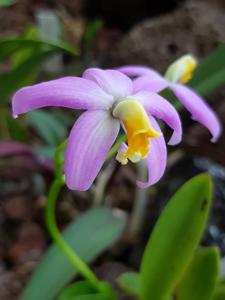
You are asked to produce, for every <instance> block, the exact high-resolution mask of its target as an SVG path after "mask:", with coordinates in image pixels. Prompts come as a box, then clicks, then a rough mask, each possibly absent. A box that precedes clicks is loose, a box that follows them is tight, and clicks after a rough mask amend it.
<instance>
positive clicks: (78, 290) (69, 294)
mask: <svg viewBox="0 0 225 300" xmlns="http://www.w3.org/2000/svg"><path fill="white" fill-rule="evenodd" d="M95 292H96V291H95V289H94V288H93V286H92V285H91V284H90V283H89V282H88V281H80V282H76V283H73V284H71V285H69V286H68V287H66V288H65V289H64V290H63V291H62V292H61V293H60V295H59V297H58V298H57V300H70V299H73V298H74V297H75V296H80V295H85V294H86V295H87V294H94V293H95Z"/></svg>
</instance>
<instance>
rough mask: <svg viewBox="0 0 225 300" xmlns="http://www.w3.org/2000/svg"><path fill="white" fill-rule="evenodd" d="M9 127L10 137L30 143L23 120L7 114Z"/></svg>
mask: <svg viewBox="0 0 225 300" xmlns="http://www.w3.org/2000/svg"><path fill="white" fill-rule="evenodd" d="M7 127H8V130H9V133H10V137H11V138H12V139H13V140H16V141H20V142H22V143H29V136H28V133H27V130H26V129H25V127H24V126H23V125H22V123H21V122H18V121H16V120H14V119H13V118H12V117H11V116H7Z"/></svg>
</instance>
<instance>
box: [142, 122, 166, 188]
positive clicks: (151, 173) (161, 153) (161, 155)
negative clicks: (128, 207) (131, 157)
mask: <svg viewBox="0 0 225 300" xmlns="http://www.w3.org/2000/svg"><path fill="white" fill-rule="evenodd" d="M151 123H152V125H153V127H154V129H155V130H157V131H159V132H161V130H160V127H159V125H158V124H157V122H156V121H155V120H154V119H153V118H151ZM146 161H147V167H148V181H147V182H143V181H137V185H138V186H139V187H140V188H147V187H149V186H151V185H153V184H155V183H156V182H158V181H159V180H160V178H161V177H162V176H163V174H164V172H165V169H166V163H167V149H166V143H165V140H164V137H163V135H162V136H160V137H158V138H153V139H150V151H149V154H148V156H147V159H146Z"/></svg>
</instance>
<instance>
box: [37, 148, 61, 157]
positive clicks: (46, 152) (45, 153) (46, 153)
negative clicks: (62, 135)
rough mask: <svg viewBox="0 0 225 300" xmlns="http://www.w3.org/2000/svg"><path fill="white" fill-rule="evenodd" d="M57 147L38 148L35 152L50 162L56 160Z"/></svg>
mask: <svg viewBox="0 0 225 300" xmlns="http://www.w3.org/2000/svg"><path fill="white" fill-rule="evenodd" d="M55 149H56V147H55V146H36V147H35V152H36V153H38V154H39V155H40V156H42V157H45V158H47V159H49V160H54V156H55Z"/></svg>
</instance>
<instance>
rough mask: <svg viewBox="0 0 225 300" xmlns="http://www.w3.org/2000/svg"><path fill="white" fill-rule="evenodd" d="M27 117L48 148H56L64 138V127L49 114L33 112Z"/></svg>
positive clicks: (40, 111) (38, 111) (39, 111)
mask: <svg viewBox="0 0 225 300" xmlns="http://www.w3.org/2000/svg"><path fill="white" fill-rule="evenodd" d="M27 117H28V121H29V123H30V124H32V126H33V127H34V128H35V129H36V130H37V132H38V133H39V135H40V136H41V137H42V138H43V139H44V140H45V142H46V143H47V144H48V145H49V146H57V145H58V144H59V143H60V142H61V141H62V140H63V139H64V138H65V137H66V127H65V126H64V125H63V124H62V122H60V121H59V120H58V119H57V118H55V117H54V115H52V113H51V112H48V111H44V110H34V111H32V112H30V113H29V114H28V115H27Z"/></svg>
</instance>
